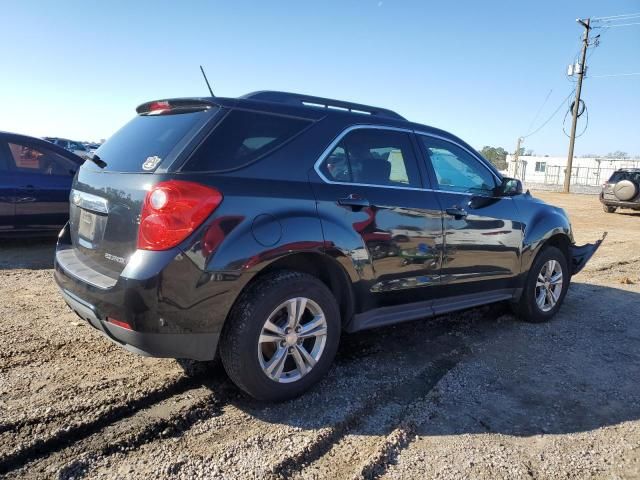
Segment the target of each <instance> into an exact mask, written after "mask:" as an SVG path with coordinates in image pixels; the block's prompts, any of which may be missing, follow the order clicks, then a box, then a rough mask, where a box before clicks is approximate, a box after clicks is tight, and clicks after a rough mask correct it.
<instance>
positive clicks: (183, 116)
mask: <svg viewBox="0 0 640 480" xmlns="http://www.w3.org/2000/svg"><path fill="white" fill-rule="evenodd" d="M212 110H214V109H207V110H200V111H189V112H185V113H171V114H164V115H138V116H136V117H135V118H134V119H133V120H131V121H130V122H129V123H127V124H126V125H125V126H124V127H122V128H121V129H120V130H118V131H117V132H116V133H114V134H113V136H112V137H111V138H109V139H108V140H107V141H106V142H105V143H104V144H102V145H101V146H100V148H98V149H97V150H96V152H95V153H96V155H98V157H99V158H100V159H101V160H103V161H104V162H106V164H107V165H106V167H104V170H106V171H115V172H144V171H152V170H155V169H156V168H157V167H158V166H159V165H160V164H162V163H163V162H164V160H165V159H167V158H170V157H174V156H175V155H177V154H178V153H179V152H178V151H175V152H174V149H175V150H177V147H178V145H179V144H180V142H182V140H184V139H185V138H186V137H187V136H190V135H192V134H194V133H195V132H197V131H198V130H199V129H200V128H201V127H202V126H203V125H204V123H206V121H207V120H208V119H209V118H210V117H211V112H212ZM215 110H217V109H215ZM147 160H150V161H149V162H147ZM145 162H147V168H143V165H144V164H145ZM87 165H91V164H87ZM149 166H152V168H149ZM164 166H166V164H164ZM92 168H93V167H92ZM96 168H98V167H96Z"/></svg>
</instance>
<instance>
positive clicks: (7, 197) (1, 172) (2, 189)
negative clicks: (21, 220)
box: [0, 139, 16, 233]
mask: <svg viewBox="0 0 640 480" xmlns="http://www.w3.org/2000/svg"><path fill="white" fill-rule="evenodd" d="M15 193H16V192H15V178H14V177H13V175H12V173H11V171H10V170H9V158H8V153H7V145H6V142H5V141H4V140H3V139H0V233H2V232H6V231H11V230H13V223H14V221H15V218H14V217H15V210H16V207H15Z"/></svg>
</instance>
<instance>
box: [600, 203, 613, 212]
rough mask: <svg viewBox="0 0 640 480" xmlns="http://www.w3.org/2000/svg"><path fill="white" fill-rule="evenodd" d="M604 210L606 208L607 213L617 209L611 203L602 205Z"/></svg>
mask: <svg viewBox="0 0 640 480" xmlns="http://www.w3.org/2000/svg"><path fill="white" fill-rule="evenodd" d="M602 210H604V212H605V213H614V212H615V211H616V207H611V206H609V205H603V206H602Z"/></svg>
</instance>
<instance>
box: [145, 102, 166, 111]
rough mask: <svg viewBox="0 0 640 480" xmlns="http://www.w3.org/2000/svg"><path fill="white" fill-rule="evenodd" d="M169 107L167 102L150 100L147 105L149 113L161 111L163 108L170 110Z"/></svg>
mask: <svg viewBox="0 0 640 480" xmlns="http://www.w3.org/2000/svg"><path fill="white" fill-rule="evenodd" d="M170 109H171V105H170V104H169V102H166V101H165V102H151V104H150V105H149V113H152V112H155V113H161V112H163V111H165V110H170Z"/></svg>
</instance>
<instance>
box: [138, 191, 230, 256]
mask: <svg viewBox="0 0 640 480" xmlns="http://www.w3.org/2000/svg"><path fill="white" fill-rule="evenodd" d="M221 202H222V194H221V193H220V192H219V191H218V190H216V189H215V188H211V187H207V186H204V185H201V184H199V183H195V182H186V181H182V180H169V181H166V182H160V183H158V184H157V185H155V186H154V187H153V188H152V189H151V190H150V191H149V192H147V196H146V198H145V200H144V205H143V207H142V214H141V216H140V228H139V231H138V248H139V249H142V250H167V249H169V248H171V247H175V246H176V245H178V244H179V243H180V242H182V241H183V240H184V239H185V238H187V237H188V236H189V235H190V234H191V233H193V231H194V230H195V229H196V228H198V227H199V226H200V225H202V222H204V221H205V220H206V219H207V217H209V215H211V213H212V212H213V211H214V210H215V209H216V208H218V205H220V203H221Z"/></svg>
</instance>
